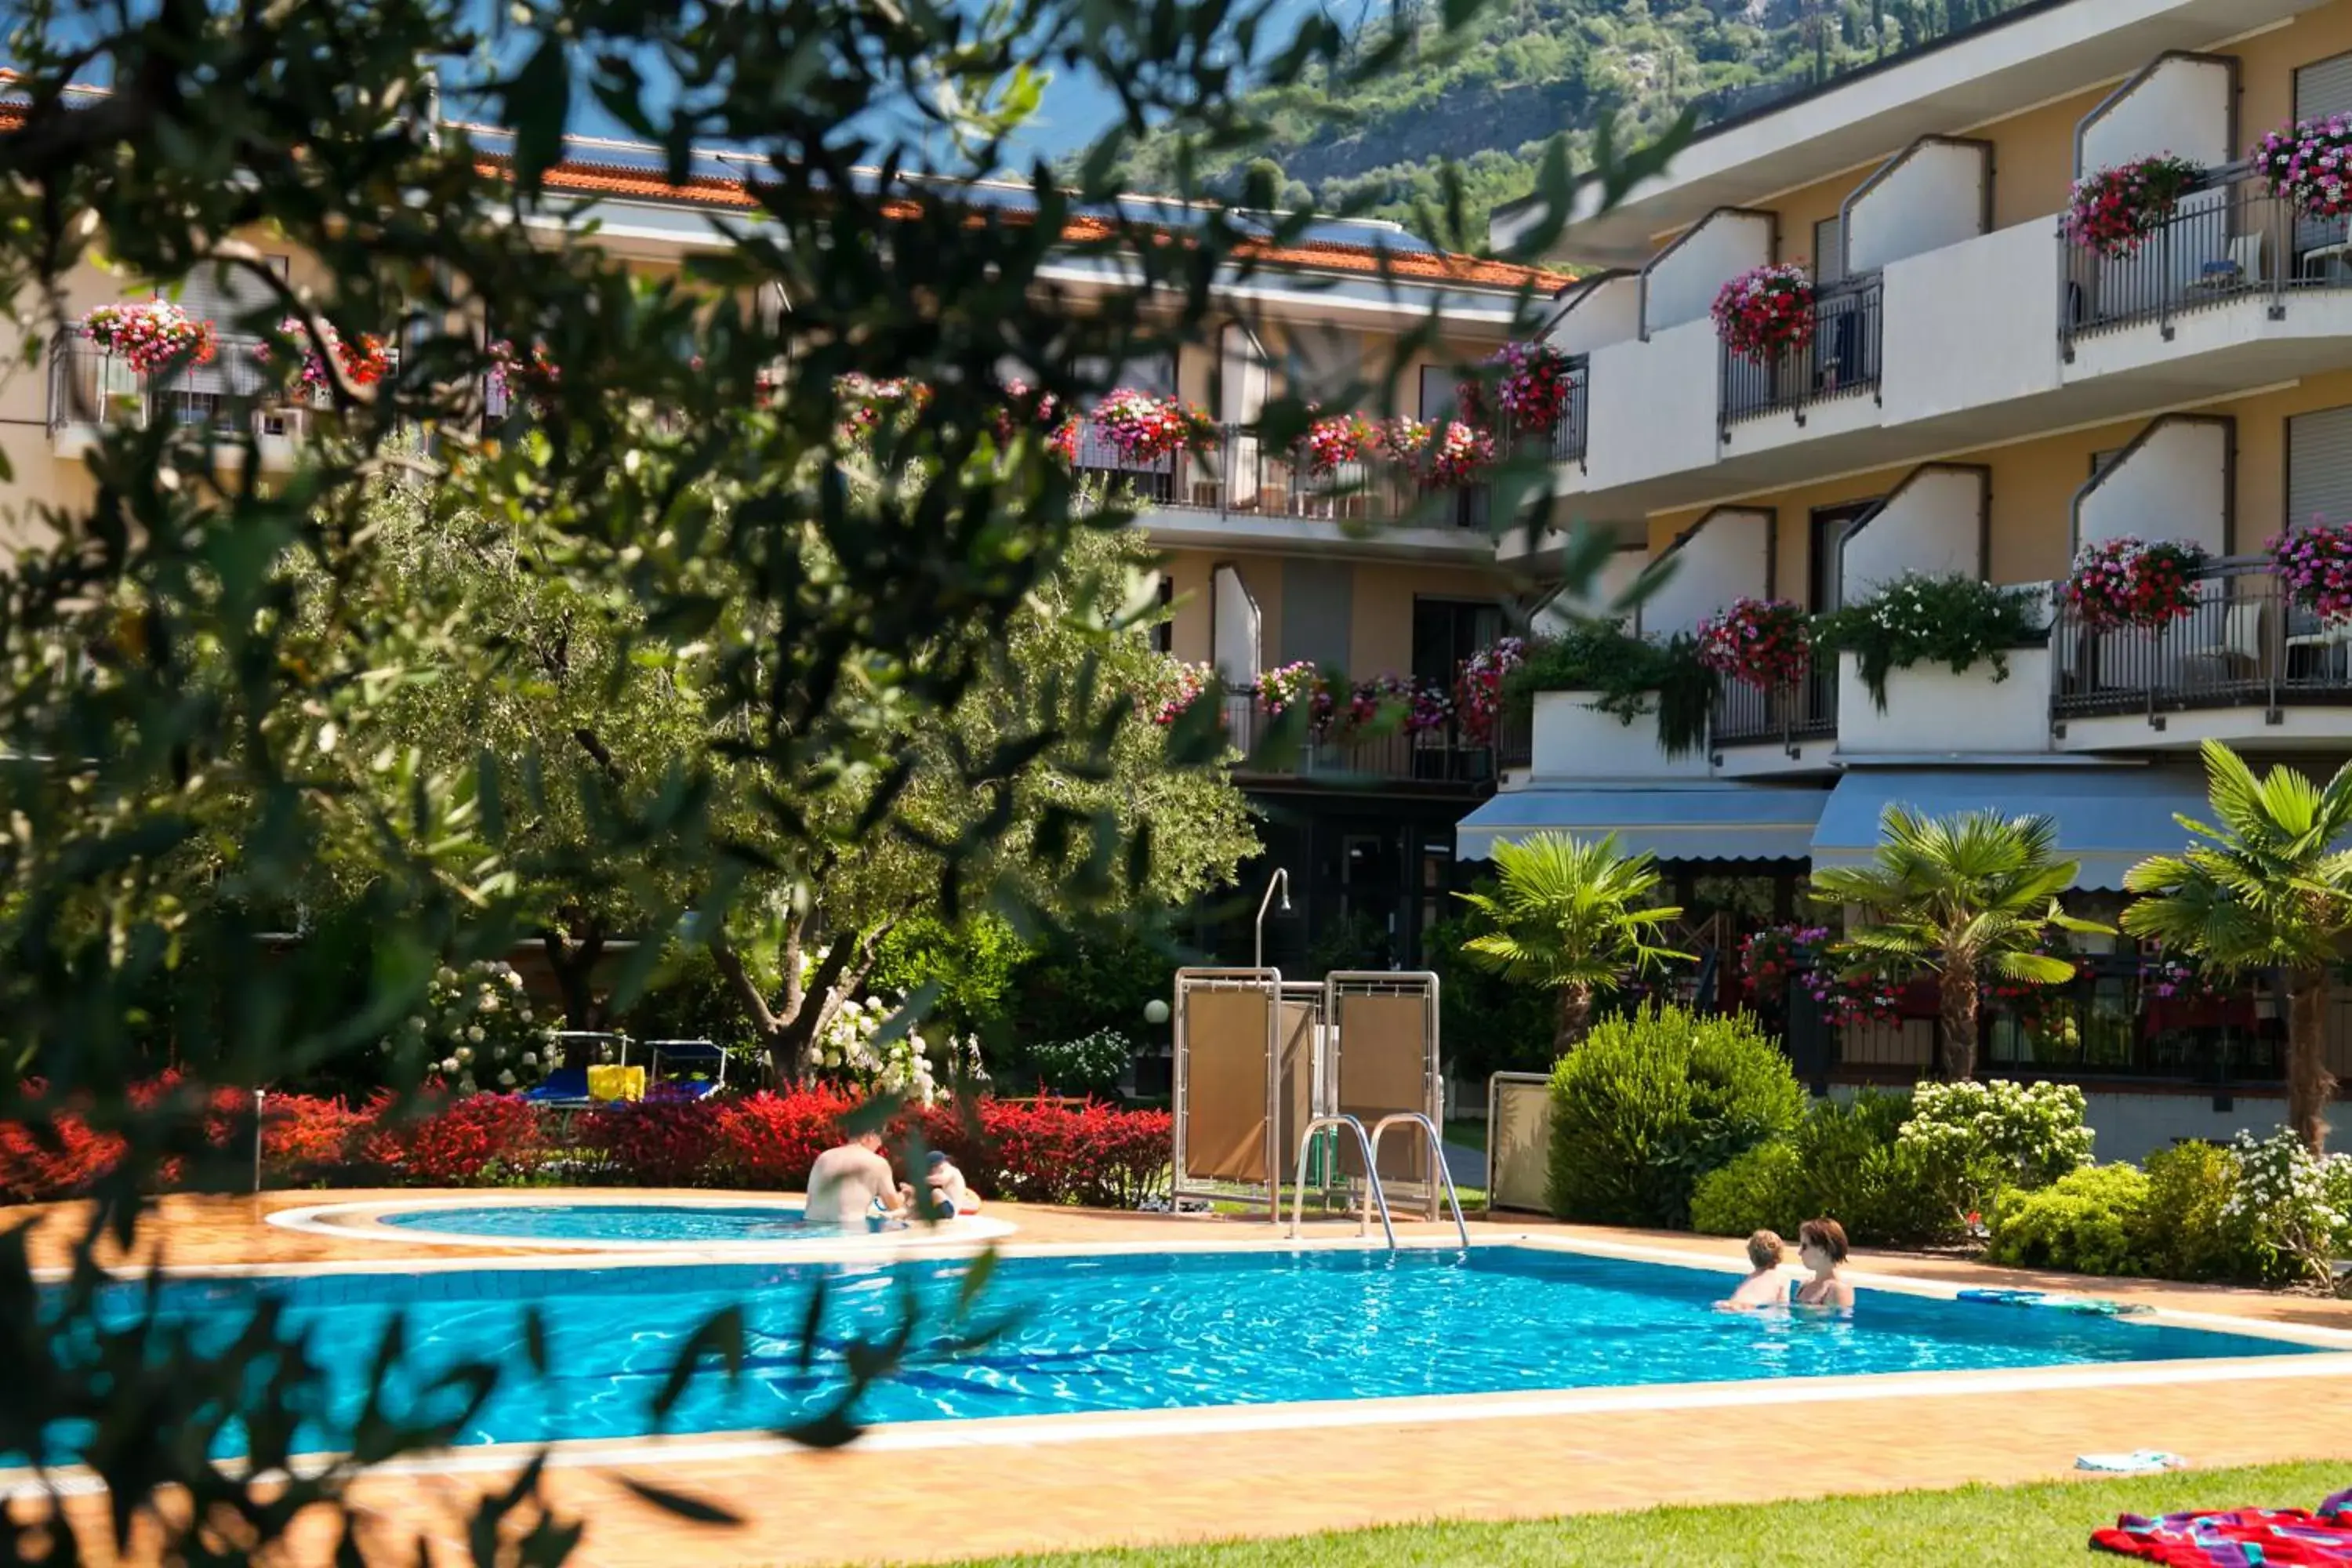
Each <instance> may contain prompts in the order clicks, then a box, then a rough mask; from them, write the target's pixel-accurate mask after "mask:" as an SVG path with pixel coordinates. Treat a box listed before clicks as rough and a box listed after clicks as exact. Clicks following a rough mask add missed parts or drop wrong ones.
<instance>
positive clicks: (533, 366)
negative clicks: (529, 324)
mask: <svg viewBox="0 0 2352 1568" xmlns="http://www.w3.org/2000/svg"><path fill="white" fill-rule="evenodd" d="M489 354H490V374H489V389H490V396H491V397H492V398H494V399H495V398H502V397H505V396H506V395H508V394H509V392H514V393H518V394H520V393H526V392H529V391H530V390H532V389H534V388H543V387H550V386H553V385H554V384H556V383H557V382H559V381H561V380H562V379H563V373H562V371H561V370H560V369H558V368H557V366H556V363H555V361H554V359H553V358H552V357H551V356H550V355H549V353H548V352H547V345H546V344H545V343H533V344H532V345H531V346H530V353H529V354H528V355H526V354H524V353H522V352H521V351H520V349H517V348H516V347H515V346H514V344H512V343H511V342H508V341H507V340H506V339H504V338H500V339H499V341H498V342H494V343H492V344H491V345H490V348H489Z"/></svg>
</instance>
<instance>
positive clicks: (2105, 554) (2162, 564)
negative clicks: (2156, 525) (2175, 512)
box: [2060, 535, 2205, 631]
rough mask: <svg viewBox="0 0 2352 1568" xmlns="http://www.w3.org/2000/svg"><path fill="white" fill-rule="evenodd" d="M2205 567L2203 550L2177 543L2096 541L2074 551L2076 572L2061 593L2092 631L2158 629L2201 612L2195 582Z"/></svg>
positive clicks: (2120, 539) (2125, 538) (2121, 539)
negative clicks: (2198, 608)
mask: <svg viewBox="0 0 2352 1568" xmlns="http://www.w3.org/2000/svg"><path fill="white" fill-rule="evenodd" d="M2204 564H2205V552H2204V551H2203V550H2201V549H2200V548H2199V547H2198V546H2196V545H2194V544H2183V543H2181V542H2178V541H2176V540H2169V539H2159V540H2155V541H2152V542H2151V541H2148V540H2142V539H2134V538H2132V537H2130V536H2129V535H2124V536H2121V537H2118V538H2115V539H2101V540H2095V541H2093V542H2091V543H2089V544H2085V545H2084V546H2083V547H2082V548H2081V549H2080V550H2077V551H2076V552H2074V571H2073V573H2072V574H2069V575H2068V577H2067V579H2066V582H2065V585H2064V586H2063V588H2062V589H2061V590H2060V593H2061V595H2063V598H2064V599H2065V601H2066V603H2067V604H2068V605H2071V606H2072V607H2073V608H2074V614H2075V616H2076V617H2077V618H2078V619H2080V620H2081V622H2082V623H2083V625H2084V626H2088V627H2090V628H2091V629H2092V630H2094V631H2107V630H2112V629H2114V628H2116V627H2119V626H2139V627H2143V628H2147V629H2154V628H2156V627H2158V626H2168V625H2170V624H2171V623H2172V622H2174V621H2177V620H2179V619H2180V618H2181V617H2183V616H2187V615H2188V614H2189V612H2190V611H2191V610H2194V609H2195V608H2196V607H2197V584H2196V583H2195V582H2194V581H2193V578H2194V576H2195V574H2196V573H2197V572H2198V571H2200V569H2201V568H2202V567H2203V566H2204Z"/></svg>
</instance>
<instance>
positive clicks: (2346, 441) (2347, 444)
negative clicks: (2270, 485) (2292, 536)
mask: <svg viewBox="0 0 2352 1568" xmlns="http://www.w3.org/2000/svg"><path fill="white" fill-rule="evenodd" d="M2315 518H2316V519H2318V520H2319V521H2322V522H2352V408H2327V409H2322V410H2321V411H2319V412H2318V413H2316V414H2298V415H2296V416H2294V417H2293V418H2291V419H2289V420H2288V421H2287V422H2286V525H2287V527H2289V528H2290V529H2295V528H2308V527H2310V526H2311V523H2312V520H2313V519H2315Z"/></svg>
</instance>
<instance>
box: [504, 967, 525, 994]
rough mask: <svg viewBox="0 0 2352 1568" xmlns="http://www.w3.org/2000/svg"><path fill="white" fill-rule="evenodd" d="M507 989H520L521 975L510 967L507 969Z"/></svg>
mask: <svg viewBox="0 0 2352 1568" xmlns="http://www.w3.org/2000/svg"><path fill="white" fill-rule="evenodd" d="M507 989H508V990H509V991H520V990H521V989H522V976H521V975H520V974H519V973H516V972H515V971H514V970H511V969H509V970H508V971H507Z"/></svg>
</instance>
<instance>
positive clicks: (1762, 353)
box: [1712, 261, 1813, 364]
mask: <svg viewBox="0 0 2352 1568" xmlns="http://www.w3.org/2000/svg"><path fill="white" fill-rule="evenodd" d="M1712 314H1713V315H1714V317H1715V331H1716V334H1717V336H1718V337H1720V338H1721V339H1722V340H1723V346H1724V347H1725V348H1727V349H1729V350H1730V351H1731V352H1732V353H1736V354H1738V356H1739V357H1740V358H1742V359H1744V360H1749V361H1752V362H1753V363H1757V364H1762V363H1766V362H1767V361H1769V360H1774V359H1778V358H1779V357H1780V356H1781V355H1782V354H1785V353H1797V352H1799V351H1801V350H1802V349H1804V348H1805V347H1806V345H1808V344H1810V343H1811V342H1812V341H1813V280H1812V278H1811V275H1810V274H1808V273H1807V272H1806V271H1805V269H1804V268H1801V267H1799V266H1798V265H1796V264H1795V263H1794V262H1787V261H1783V262H1775V263H1773V264H1772V265H1770V266H1767V267H1754V268H1749V269H1748V270H1747V271H1745V272H1743V273H1741V274H1740V275H1739V276H1738V277H1737V278H1734V279H1732V280H1731V281H1730V282H1728V283H1726V284H1725V285H1724V286H1723V287H1722V288H1721V289H1718V290H1717V292H1716V296H1715V305H1714V309H1713V311H1712Z"/></svg>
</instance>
